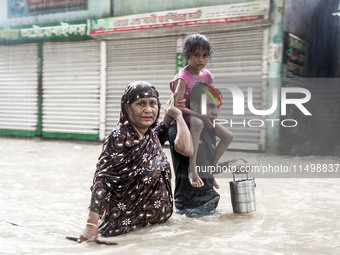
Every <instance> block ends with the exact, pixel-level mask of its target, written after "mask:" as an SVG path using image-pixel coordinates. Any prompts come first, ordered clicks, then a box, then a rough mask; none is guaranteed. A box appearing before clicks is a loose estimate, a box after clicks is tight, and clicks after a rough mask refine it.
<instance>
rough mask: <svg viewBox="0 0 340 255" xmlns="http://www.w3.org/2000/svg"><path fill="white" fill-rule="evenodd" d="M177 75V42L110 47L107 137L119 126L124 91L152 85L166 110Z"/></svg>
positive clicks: (134, 41)
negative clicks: (140, 84)
mask: <svg viewBox="0 0 340 255" xmlns="http://www.w3.org/2000/svg"><path fill="white" fill-rule="evenodd" d="M175 74H176V38H175V37H161V38H159V37H154V38H140V39H126V40H115V41H109V42H108V43H107V97H106V98H107V99H106V100H107V103H106V105H107V106H106V135H108V134H109V133H110V132H111V130H112V129H113V128H114V127H115V126H116V124H117V121H118V119H119V113H120V100H121V97H122V94H123V91H124V89H125V87H126V86H127V85H128V84H129V83H131V82H134V81H139V80H144V81H148V82H150V83H151V84H153V85H154V86H155V87H156V88H157V90H158V92H159V95H160V101H161V104H162V109H161V116H160V120H161V119H162V116H163V115H164V110H163V108H164V106H165V104H166V102H167V100H169V98H170V95H171V93H170V86H169V84H170V80H171V79H172V78H173V77H174V75H175Z"/></svg>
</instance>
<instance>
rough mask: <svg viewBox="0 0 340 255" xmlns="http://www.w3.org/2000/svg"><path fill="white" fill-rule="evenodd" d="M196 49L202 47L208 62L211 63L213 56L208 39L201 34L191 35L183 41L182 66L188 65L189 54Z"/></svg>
mask: <svg viewBox="0 0 340 255" xmlns="http://www.w3.org/2000/svg"><path fill="white" fill-rule="evenodd" d="M197 47H202V48H203V50H205V51H206V52H207V53H208V55H209V62H211V57H212V54H213V50H212V45H211V44H210V41H209V39H208V38H207V37H206V36H204V35H201V34H191V35H188V36H187V37H186V38H185V39H184V43H183V52H182V54H183V60H184V65H187V64H188V59H189V58H190V54H192V53H194V52H195V50H196V48H197Z"/></svg>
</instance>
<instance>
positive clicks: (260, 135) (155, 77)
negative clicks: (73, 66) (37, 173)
mask: <svg viewBox="0 0 340 255" xmlns="http://www.w3.org/2000/svg"><path fill="white" fill-rule="evenodd" d="M268 13H269V1H254V2H249V3H241V4H231V5H221V6H210V7H201V8H192V9H181V10H176V11H165V12H157V13H146V14H139V15H131V16H125V17H112V18H105V19H93V20H88V27H89V30H88V34H89V35H90V36H92V37H93V38H95V39H96V40H98V41H102V42H105V45H106V46H105V47H106V54H107V56H106V58H107V81H106V87H107V89H106V112H105V114H106V117H105V120H106V125H105V126H106V128H105V136H106V135H108V134H109V132H110V131H111V130H112V128H113V127H114V126H115V125H116V123H117V120H118V117H119V112H120V98H121V94H122V92H123V90H124V88H125V87H126V85H127V84H129V83H130V82H132V81H136V80H146V81H149V82H151V83H152V84H154V85H155V86H156V87H157V89H158V91H159V93H160V96H161V103H162V105H165V103H166V102H167V100H168V99H169V98H170V95H171V94H170V89H169V81H170V80H171V79H172V78H173V76H174V75H175V74H176V71H177V70H178V68H179V67H180V66H181V64H182V63H181V62H182V61H181V54H180V52H181V47H182V43H183V39H184V38H185V36H186V35H187V34H190V33H197V32H199V33H202V34H205V35H206V36H207V37H208V38H209V39H210V41H211V42H212V44H213V47H214V56H213V63H212V65H208V66H207V68H208V69H209V70H210V71H211V72H212V74H213V76H214V77H215V81H214V85H215V86H216V87H218V88H219V89H221V91H222V94H223V95H225V98H224V99H223V100H222V101H223V105H222V108H221V113H220V116H219V117H220V118H222V119H230V118H231V117H230V116H232V113H233V110H232V107H233V104H232V95H231V93H229V91H228V89H227V88H226V86H225V85H226V84H228V83H232V84H234V85H235V84H236V85H237V86H238V87H239V88H240V89H241V90H242V91H243V93H244V95H246V94H247V88H248V87H249V83H250V82H251V87H253V91H254V94H255V93H256V95H255V96H254V97H253V104H254V107H256V108H257V109H263V107H265V105H266V81H265V78H266V75H267V51H268V27H269V25H270V22H269V20H268ZM257 118H258V117H257ZM251 119H254V116H253V115H251V114H250V112H249V111H248V112H247V111H246V112H245V114H244V116H239V117H236V118H235V116H234V119H233V120H234V123H240V124H236V125H233V126H230V125H229V126H228V128H229V129H230V130H231V131H232V132H233V133H234V136H235V138H234V141H233V143H232V146H231V148H236V149H244V150H264V145H265V127H258V126H257V127H253V126H252V127H249V126H248V125H247V123H248V121H249V120H251ZM263 119H264V118H263ZM243 123H245V124H244V125H243ZM102 136H103V135H102Z"/></svg>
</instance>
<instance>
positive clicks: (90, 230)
mask: <svg viewBox="0 0 340 255" xmlns="http://www.w3.org/2000/svg"><path fill="white" fill-rule="evenodd" d="M97 235H98V228H97V227H95V226H91V225H86V227H85V229H84V231H83V233H82V234H81V235H80V236H79V238H78V242H79V243H82V242H85V241H87V242H92V241H94V240H96V239H97Z"/></svg>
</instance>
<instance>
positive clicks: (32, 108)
mask: <svg viewBox="0 0 340 255" xmlns="http://www.w3.org/2000/svg"><path fill="white" fill-rule="evenodd" d="M37 118H38V47H37V44H19V45H1V46H0V134H14V135H28V136H34V135H35V134H36V131H37Z"/></svg>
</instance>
